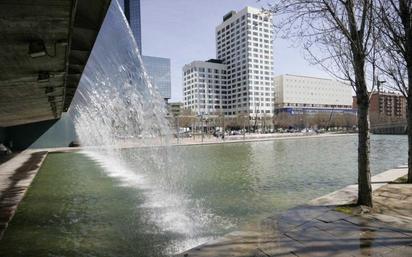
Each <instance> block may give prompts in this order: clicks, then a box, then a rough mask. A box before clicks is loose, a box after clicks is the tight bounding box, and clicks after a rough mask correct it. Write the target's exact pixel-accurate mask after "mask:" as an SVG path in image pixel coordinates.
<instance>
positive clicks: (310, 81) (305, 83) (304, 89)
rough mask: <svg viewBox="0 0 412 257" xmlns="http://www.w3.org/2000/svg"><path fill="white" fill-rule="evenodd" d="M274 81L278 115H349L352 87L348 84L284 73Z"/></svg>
mask: <svg viewBox="0 0 412 257" xmlns="http://www.w3.org/2000/svg"><path fill="white" fill-rule="evenodd" d="M274 81H275V94H276V98H275V109H276V111H278V112H288V113H290V114H299V113H317V112H330V111H332V110H333V112H352V87H351V86H350V85H349V84H348V83H344V82H340V81H336V80H331V79H323V78H314V77H307V76H295V75H288V74H286V75H280V76H277V77H275V78H274Z"/></svg>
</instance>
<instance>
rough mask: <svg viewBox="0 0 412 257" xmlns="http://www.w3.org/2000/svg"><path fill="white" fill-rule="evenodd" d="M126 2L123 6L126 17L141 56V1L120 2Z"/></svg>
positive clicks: (126, 0)
mask: <svg viewBox="0 0 412 257" xmlns="http://www.w3.org/2000/svg"><path fill="white" fill-rule="evenodd" d="M122 1H124V2H123V3H121V4H120V5H123V8H124V9H123V10H124V15H125V16H126V19H127V21H128V22H129V24H130V28H131V29H132V32H133V36H134V38H135V40H136V42H137V47H138V48H139V51H140V54H142V22H141V18H140V0H120V2H122Z"/></svg>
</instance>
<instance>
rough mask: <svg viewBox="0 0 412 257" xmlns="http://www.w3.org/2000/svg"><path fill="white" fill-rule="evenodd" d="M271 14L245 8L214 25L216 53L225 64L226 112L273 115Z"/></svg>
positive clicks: (229, 14)
mask: <svg viewBox="0 0 412 257" xmlns="http://www.w3.org/2000/svg"><path fill="white" fill-rule="evenodd" d="M272 41H273V29H272V15H271V14H270V13H266V12H262V10H259V9H255V8H251V7H246V8H244V9H242V10H241V11H239V12H235V11H231V12H229V13H228V14H226V15H225V16H224V17H223V22H222V23H221V24H220V25H218V26H217V28H216V56H217V58H218V59H220V60H222V61H223V63H224V64H226V65H227V82H228V88H227V93H228V110H229V111H228V113H229V115H237V114H249V115H250V116H252V117H255V116H263V114H265V115H273V109H274V108H273V105H274V86H273V80H272V78H273V43H272Z"/></svg>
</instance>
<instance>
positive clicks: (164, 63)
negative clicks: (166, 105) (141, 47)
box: [142, 56, 172, 102]
mask: <svg viewBox="0 0 412 257" xmlns="http://www.w3.org/2000/svg"><path fill="white" fill-rule="evenodd" d="M142 59H143V65H144V67H145V69H146V72H147V74H148V75H149V79H150V82H152V83H153V85H155V87H156V88H157V90H158V91H159V93H160V95H161V96H162V97H163V99H165V101H166V102H167V101H168V100H169V99H170V98H171V94H172V92H171V88H172V83H171V76H170V73H171V72H170V59H169V58H162V57H154V56H142Z"/></svg>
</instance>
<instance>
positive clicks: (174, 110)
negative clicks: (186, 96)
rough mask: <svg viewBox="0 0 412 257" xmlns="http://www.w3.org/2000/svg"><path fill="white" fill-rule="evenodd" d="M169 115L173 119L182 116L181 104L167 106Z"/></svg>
mask: <svg viewBox="0 0 412 257" xmlns="http://www.w3.org/2000/svg"><path fill="white" fill-rule="evenodd" d="M168 111H169V115H170V116H173V117H178V116H180V115H182V114H183V103H182V102H173V103H169V104H168Z"/></svg>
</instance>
